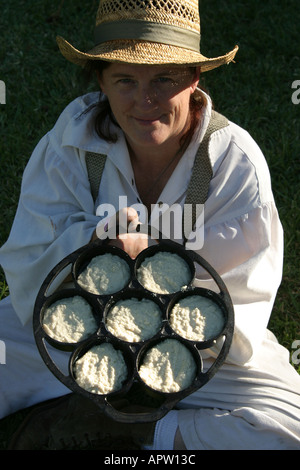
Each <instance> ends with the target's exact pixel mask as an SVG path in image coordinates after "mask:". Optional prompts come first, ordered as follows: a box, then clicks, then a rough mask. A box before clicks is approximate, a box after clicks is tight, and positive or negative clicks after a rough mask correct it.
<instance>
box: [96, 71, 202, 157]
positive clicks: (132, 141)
mask: <svg viewBox="0 0 300 470" xmlns="http://www.w3.org/2000/svg"><path fill="white" fill-rule="evenodd" d="M198 81H199V72H198V71H196V72H195V69H191V68H189V67H174V66H165V65H162V66H149V65H130V64H116V63H113V64H111V65H110V66H109V67H107V68H105V70H103V72H102V74H101V76H99V83H100V87H101V89H102V91H103V93H105V94H106V95H107V98H108V100H109V103H110V106H111V109H112V112H113V114H114V116H115V118H116V120H117V122H118V124H119V125H120V127H121V128H122V129H123V131H124V133H125V135H126V138H127V141H128V143H129V145H130V146H131V148H132V149H133V150H138V148H139V147H142V148H143V149H145V147H147V148H149V147H157V146H159V145H163V144H165V145H169V144H172V143H174V142H175V143H176V142H177V143H178V142H179V139H180V137H181V136H182V135H183V134H184V133H185V131H186V130H187V128H188V126H189V120H190V111H189V102H190V96H191V94H192V93H193V92H194V91H195V88H196V87H197V84H198ZM173 139H175V140H173Z"/></svg>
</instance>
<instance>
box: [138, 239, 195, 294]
mask: <svg viewBox="0 0 300 470" xmlns="http://www.w3.org/2000/svg"><path fill="white" fill-rule="evenodd" d="M174 255H176V256H174ZM175 260H176V265H175V264H173V263H172V261H175ZM145 263H151V265H152V266H154V263H155V264H157V266H158V272H157V274H156V273H153V271H152V276H153V280H154V283H155V284H158V285H159V284H160V283H161V285H163V284H164V285H165V286H167V284H168V279H169V280H170V285H169V287H170V288H162V289H152V288H151V287H150V285H147V283H145V282H144V281H143V280H142V279H141V275H140V273H141V267H143V266H144V265H145ZM195 272H196V269H195V265H194V262H193V260H192V259H191V258H190V257H189V256H188V254H187V253H186V252H185V250H184V248H182V249H181V247H180V246H174V245H173V244H172V243H168V242H167V241H166V242H162V243H161V244H159V245H153V246H150V247H149V248H146V249H145V250H143V251H142V252H141V253H140V254H139V255H138V256H137V258H136V261H135V266H134V274H135V278H136V279H137V281H138V282H139V283H140V284H141V285H142V286H143V288H144V289H147V290H149V291H150V292H154V293H156V294H158V295H170V294H174V293H176V292H178V291H182V290H185V289H187V288H188V287H189V286H191V285H192V283H193V281H194V278H195ZM178 274H179V275H180V276H181V278H182V279H181V280H178V282H174V275H178Z"/></svg>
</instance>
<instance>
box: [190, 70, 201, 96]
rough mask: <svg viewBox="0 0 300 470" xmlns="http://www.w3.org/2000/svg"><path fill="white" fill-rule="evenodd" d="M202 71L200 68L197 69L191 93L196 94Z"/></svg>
mask: <svg viewBox="0 0 300 470" xmlns="http://www.w3.org/2000/svg"><path fill="white" fill-rule="evenodd" d="M200 74H201V69H200V67H195V72H194V77H193V80H192V83H191V92H192V93H194V91H195V90H196V88H197V86H198V83H199V80H200Z"/></svg>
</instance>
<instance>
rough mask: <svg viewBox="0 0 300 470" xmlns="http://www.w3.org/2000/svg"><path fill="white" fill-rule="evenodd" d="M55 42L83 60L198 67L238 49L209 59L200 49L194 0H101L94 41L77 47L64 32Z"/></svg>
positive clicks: (226, 60)
mask: <svg viewBox="0 0 300 470" xmlns="http://www.w3.org/2000/svg"><path fill="white" fill-rule="evenodd" d="M57 43H58V46H59V48H60V51H61V53H62V54H63V55H64V57H65V58H66V59H68V60H69V61H71V62H73V63H75V64H78V65H82V66H84V65H85V63H86V62H87V60H91V59H92V60H105V61H109V62H121V63H122V62H123V63H130V64H149V65H150V64H151V65H159V64H176V65H193V66H201V71H202V72H205V71H208V70H211V69H214V68H216V67H219V66H220V65H223V64H228V63H229V62H231V61H232V60H233V59H234V57H235V54H236V52H237V50H238V46H235V48H234V49H233V50H232V51H231V52H229V53H227V54H225V55H223V56H220V57H215V58H212V59H209V58H207V57H204V56H203V55H202V54H201V53H200V17H199V8H198V0H100V4H99V8H98V12H97V16H96V28H95V44H96V45H95V47H93V49H91V50H90V51H88V52H81V51H79V50H78V49H75V47H73V46H72V45H71V44H70V43H69V42H67V41H66V40H65V39H63V38H62V37H57Z"/></svg>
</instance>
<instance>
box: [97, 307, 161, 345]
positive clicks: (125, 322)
mask: <svg viewBox="0 0 300 470" xmlns="http://www.w3.org/2000/svg"><path fill="white" fill-rule="evenodd" d="M105 324H106V327H107V329H108V330H109V331H110V332H111V333H112V334H113V335H114V336H116V337H117V338H119V339H122V340H123V341H128V342H138V341H144V340H146V339H149V338H151V337H152V336H154V335H155V334H156V333H157V332H158V331H159V329H160V327H161V324H162V314H161V310H160V308H159V306H158V305H157V304H156V303H155V302H153V301H152V300H150V299H147V298H143V299H141V300H139V299H137V298H130V299H124V300H120V301H118V302H117V303H116V304H115V305H114V306H113V307H112V309H111V310H110V311H109V313H108V315H107V318H106V322H105Z"/></svg>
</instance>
